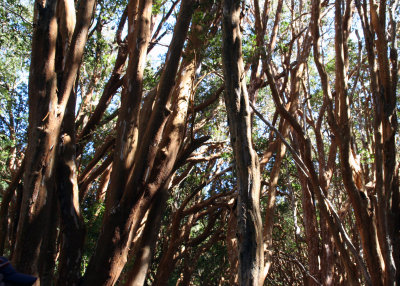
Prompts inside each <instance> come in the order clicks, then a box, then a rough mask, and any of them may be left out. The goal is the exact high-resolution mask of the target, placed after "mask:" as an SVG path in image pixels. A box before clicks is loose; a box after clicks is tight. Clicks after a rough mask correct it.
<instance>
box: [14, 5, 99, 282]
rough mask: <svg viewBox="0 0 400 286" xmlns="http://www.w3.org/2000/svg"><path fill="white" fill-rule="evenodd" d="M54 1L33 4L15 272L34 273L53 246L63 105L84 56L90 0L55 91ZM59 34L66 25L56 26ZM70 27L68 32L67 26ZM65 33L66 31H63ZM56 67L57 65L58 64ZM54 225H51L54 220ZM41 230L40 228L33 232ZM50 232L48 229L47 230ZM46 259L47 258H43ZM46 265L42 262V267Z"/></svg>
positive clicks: (83, 7)
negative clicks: (27, 109) (57, 166)
mask: <svg viewBox="0 0 400 286" xmlns="http://www.w3.org/2000/svg"><path fill="white" fill-rule="evenodd" d="M56 2H57V1H52V0H51V1H50V0H49V1H47V2H41V1H37V2H36V4H35V15H36V16H35V20H36V22H35V23H34V24H35V25H34V26H35V28H34V32H33V40H32V59H31V67H30V75H29V129H28V148H27V152H26V153H27V154H26V169H25V177H24V182H25V184H24V192H23V198H22V206H21V214H20V221H19V225H18V233H17V239H16V245H15V255H14V257H13V261H14V264H15V266H16V268H17V269H18V270H19V271H22V272H25V273H29V274H34V275H38V274H39V269H44V268H43V267H44V266H43V265H44V264H46V263H45V262H44V261H43V260H42V258H40V257H46V255H41V251H44V250H45V251H48V250H49V249H51V247H50V245H46V242H48V243H50V244H52V243H54V240H53V241H49V239H47V240H44V237H47V238H49V237H51V232H52V226H51V224H52V222H54V216H53V215H52V214H51V210H52V208H51V205H52V204H53V203H54V201H53V198H54V197H55V193H54V190H55V185H54V164H55V151H56V149H57V148H56V146H57V144H58V137H59V132H60V128H61V123H62V121H63V118H64V113H65V108H66V105H67V102H68V100H69V96H70V94H71V90H72V87H73V85H74V83H75V78H76V75H77V71H78V68H79V65H80V62H81V59H82V55H83V51H84V47H85V44H86V38H87V34H88V29H89V25H90V21H91V18H92V14H93V8H94V2H95V1H94V0H88V1H85V2H81V3H80V7H79V9H78V23H77V25H76V28H75V31H74V34H73V36H72V41H71V44H70V45H69V50H68V53H67V54H66V59H65V68H64V70H63V75H62V79H60V80H61V83H60V84H59V89H58V91H57V76H56V72H55V71H56V67H55V62H56V54H55V52H56V42H57V34H58V28H57V17H56V5H57V3H56ZM59 29H60V31H61V33H63V29H65V27H64V26H63V24H61V25H60V27H59ZM69 32H70V31H69ZM63 36H64V37H65V34H63ZM57 69H58V70H59V68H57ZM53 227H55V226H54V224H53ZM38 229H43V230H44V231H37V230H38ZM48 232H50V233H48ZM43 259H45V258H43ZM45 268H46V267H45Z"/></svg>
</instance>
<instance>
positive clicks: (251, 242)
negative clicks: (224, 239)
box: [222, 0, 264, 286]
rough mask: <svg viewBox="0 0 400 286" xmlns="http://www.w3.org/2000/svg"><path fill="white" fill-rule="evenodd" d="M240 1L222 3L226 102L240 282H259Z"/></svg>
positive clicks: (255, 172)
mask: <svg viewBox="0 0 400 286" xmlns="http://www.w3.org/2000/svg"><path fill="white" fill-rule="evenodd" d="M240 2H241V1H237V0H233V1H232V0H225V1H224V2H223V3H224V4H223V52H222V58H223V70H224V77H225V104H226V109H227V113H228V121H229V130H230V136H231V143H232V148H233V152H234V158H235V164H236V172H237V176H238V190H239V197H238V210H239V211H238V244H239V285H254V286H255V285H257V286H258V285H259V284H260V281H261V279H262V278H261V276H262V272H263V267H264V250H263V238H262V220H261V214H260V207H259V196H260V167H259V162H258V156H257V154H256V153H255V151H254V149H253V145H252V139H251V122H250V117H251V116H250V110H249V109H250V107H249V99H248V94H247V89H246V83H245V81H244V78H245V75H244V68H243V59H242V47H241V45H242V41H241V32H240Z"/></svg>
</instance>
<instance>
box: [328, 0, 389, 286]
mask: <svg viewBox="0 0 400 286" xmlns="http://www.w3.org/2000/svg"><path fill="white" fill-rule="evenodd" d="M348 5H349V4H348ZM348 5H346V6H347V8H346V10H348V9H350V8H349V6H348ZM335 8H336V9H335V23H336V29H335V32H336V33H335V52H336V68H335V71H336V80H335V88H336V93H337V98H338V100H339V122H338V124H339V125H340V126H341V131H340V133H336V134H335V135H337V138H338V146H339V157H340V163H341V170H342V174H343V183H344V186H345V189H346V191H347V193H348V195H349V198H350V201H351V204H352V206H353V208H354V215H355V218H356V223H357V228H358V231H359V232H360V238H361V242H362V245H363V250H364V256H365V260H366V262H367V266H368V270H369V273H370V275H371V280H372V283H373V284H374V285H377V286H378V285H383V283H384V279H385V277H384V271H385V265H384V261H383V259H384V258H385V255H384V256H383V257H382V254H381V251H382V250H383V251H385V247H384V248H383V249H381V248H380V245H379V241H378V235H379V231H378V228H379V224H378V228H377V225H376V223H375V221H374V214H373V213H372V212H370V211H369V208H368V202H367V201H366V200H365V199H364V198H363V197H362V196H361V195H360V192H362V191H363V190H362V189H361V190H359V189H358V188H357V186H356V184H355V182H354V179H353V177H352V168H351V165H350V156H352V154H351V149H350V140H351V135H350V134H351V132H350V122H349V105H348V91H347V74H346V73H347V65H346V61H345V59H346V54H347V53H348V52H347V50H345V42H346V41H347V37H346V32H347V31H348V28H347V27H346V13H345V15H344V17H343V16H342V12H341V1H340V0H336V2H335ZM378 196H379V193H378ZM381 207H382V208H385V206H384V205H382V206H381ZM377 211H378V217H379V210H377ZM380 231H381V232H382V231H383V232H384V233H385V232H386V228H385V227H383V226H381V229H380ZM383 254H385V252H384V253H383ZM386 262H387V261H386ZM386 267H390V264H389V265H388V264H387V265H386ZM386 279H387V277H386Z"/></svg>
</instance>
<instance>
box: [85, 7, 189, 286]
mask: <svg viewBox="0 0 400 286" xmlns="http://www.w3.org/2000/svg"><path fill="white" fill-rule="evenodd" d="M194 4H195V2H194V1H192V0H186V1H183V2H182V3H181V8H180V12H179V15H178V19H177V23H176V25H175V29H174V35H173V38H172V41H171V45H170V48H169V51H168V54H167V62H166V65H165V69H164V71H163V74H162V76H161V79H160V83H159V88H158V93H157V100H156V104H155V106H154V108H153V112H152V115H151V117H150V120H149V124H148V127H147V129H146V131H145V134H144V136H143V138H142V140H141V144H140V148H139V149H138V152H137V154H138V155H137V158H135V165H134V168H133V169H132V170H131V172H130V174H129V176H128V182H127V183H126V186H125V188H124V193H123V196H122V198H121V200H120V201H119V203H118V204H117V205H116V206H115V207H113V208H111V209H109V210H108V213H107V214H106V216H105V218H104V221H103V230H102V232H101V233H100V236H99V240H98V242H97V248H96V250H95V253H94V254H93V256H92V258H91V260H90V262H89V265H88V268H87V271H86V274H85V276H84V280H83V282H82V285H87V286H92V285H114V284H115V283H116V281H117V279H118V277H119V275H120V273H121V271H122V268H123V266H124V265H125V263H126V260H127V255H128V250H129V246H130V243H131V241H132V239H133V236H134V235H135V234H136V232H137V230H138V228H139V226H140V223H141V221H142V219H143V217H144V215H145V213H146V212H147V211H148V208H149V207H150V205H151V203H152V200H153V198H154V195H155V194H156V192H157V190H158V189H159V188H160V187H161V186H162V185H163V183H165V181H166V180H167V179H168V176H169V175H170V171H168V170H167V169H163V167H165V166H168V167H171V170H172V167H173V165H174V164H171V162H172V161H171V162H169V161H168V160H165V161H163V164H154V161H155V160H156V156H157V153H158V150H159V144H160V142H161V139H162V134H163V130H164V126H165V124H166V122H167V119H168V117H169V116H170V111H169V110H168V109H167V108H166V104H167V103H168V101H169V100H170V94H171V92H172V88H173V86H174V82H175V77H176V73H177V71H178V66H179V60H180V57H181V55H182V50H183V45H184V43H185V40H186V35H187V32H188V29H189V24H190V21H191V18H192V14H193V12H194V8H195V5H194ZM171 154H172V157H168V158H172V159H173V156H174V154H173V152H172V153H171ZM159 156H163V151H162V150H161V151H160V154H159ZM168 158H167V159H168ZM153 164H154V166H156V168H155V171H154V170H153V171H151V169H152V167H153ZM170 165H172V166H170ZM113 169H114V166H113ZM161 169H162V172H159V171H161ZM147 180H149V182H150V181H151V183H148V182H147Z"/></svg>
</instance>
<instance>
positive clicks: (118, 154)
mask: <svg viewBox="0 0 400 286" xmlns="http://www.w3.org/2000/svg"><path fill="white" fill-rule="evenodd" d="M152 4H153V1H152V0H141V1H137V0H131V1H130V2H129V4H128V27H129V28H128V29H129V34H128V43H129V47H130V50H129V63H128V67H127V71H126V75H125V77H124V79H125V80H124V84H123V88H122V94H121V108H120V110H119V114H118V121H117V136H116V143H115V152H114V159H113V170H112V172H111V183H110V189H109V192H108V193H107V197H106V213H108V212H109V211H110V210H111V209H112V208H113V207H114V206H115V205H116V204H118V202H119V200H120V199H121V197H122V194H123V190H124V188H125V183H126V179H127V177H128V174H129V172H130V171H131V168H132V166H133V164H134V157H135V154H136V149H137V144H138V133H139V115H140V103H141V100H142V91H143V73H144V68H145V64H146V56H147V48H148V45H149V41H150V37H151V14H152ZM137 5H139V6H138V7H136V6H137ZM136 15H137V16H136ZM135 17H136V19H135Z"/></svg>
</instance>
